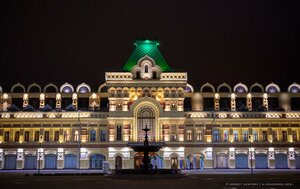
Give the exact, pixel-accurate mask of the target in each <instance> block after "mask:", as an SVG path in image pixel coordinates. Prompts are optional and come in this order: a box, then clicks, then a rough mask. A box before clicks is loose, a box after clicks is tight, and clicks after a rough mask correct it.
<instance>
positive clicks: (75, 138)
mask: <svg viewBox="0 0 300 189" xmlns="http://www.w3.org/2000/svg"><path fill="white" fill-rule="evenodd" d="M78 137H79V136H78V130H76V131H75V132H74V136H73V140H74V142H77V141H78Z"/></svg>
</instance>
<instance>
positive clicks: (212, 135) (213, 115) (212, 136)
mask: <svg viewBox="0 0 300 189" xmlns="http://www.w3.org/2000/svg"><path fill="white" fill-rule="evenodd" d="M211 113H212V118H213V120H212V122H211V144H212V152H211V153H212V154H211V155H212V158H213V162H212V164H213V169H214V168H215V157H214V134H213V132H214V129H213V128H214V125H213V123H214V122H215V120H216V118H215V112H214V111H212V112H211Z"/></svg>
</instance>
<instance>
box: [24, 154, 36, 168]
mask: <svg viewBox="0 0 300 189" xmlns="http://www.w3.org/2000/svg"><path fill="white" fill-rule="evenodd" d="M36 168H37V156H33V155H26V156H25V164H24V169H36Z"/></svg>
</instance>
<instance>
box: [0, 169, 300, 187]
mask: <svg viewBox="0 0 300 189" xmlns="http://www.w3.org/2000/svg"><path fill="white" fill-rule="evenodd" d="M226 172H227V171H226V170H225V171H221V172H218V171H216V172H211V173H210V172H206V173H204V174H203V173H195V172H194V173H187V175H186V176H183V177H178V176H176V175H175V176H172V175H123V176H118V177H111V176H104V175H99V174H98V175H89V176H88V175H80V176H79V175H65V176H63V175H60V176H33V175H27V176H26V174H24V173H1V174H0V188H1V189H7V188H9V189H18V188H22V189H27V188H28V189H29V188H31V189H35V188H41V189H50V188H51V189H53V188H55V189H58V188H64V189H67V188H72V189H77V188H78V189H81V188H82V189H94V188H95V189H113V188H116V189H127V188H130V189H131V188H133V189H156V188H158V189H165V188H166V189H194V188H195V189H206V188H209V189H214V188H218V189H219V188H221V189H240V188H245V189H261V188H262V189H277V188H278V189H279V188H287V189H293V188H300V173H299V172H289V171H283V172H278V171H277V172H271V171H268V172H259V173H255V174H254V175H251V174H245V173H242V172H241V174H239V172H235V173H234V174H232V172H230V171H228V174H227V173H226Z"/></svg>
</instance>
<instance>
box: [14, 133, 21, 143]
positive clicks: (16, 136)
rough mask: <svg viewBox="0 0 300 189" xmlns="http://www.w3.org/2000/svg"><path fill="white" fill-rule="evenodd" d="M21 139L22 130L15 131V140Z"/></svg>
mask: <svg viewBox="0 0 300 189" xmlns="http://www.w3.org/2000/svg"><path fill="white" fill-rule="evenodd" d="M19 139H20V131H16V132H15V142H18V141H19Z"/></svg>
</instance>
